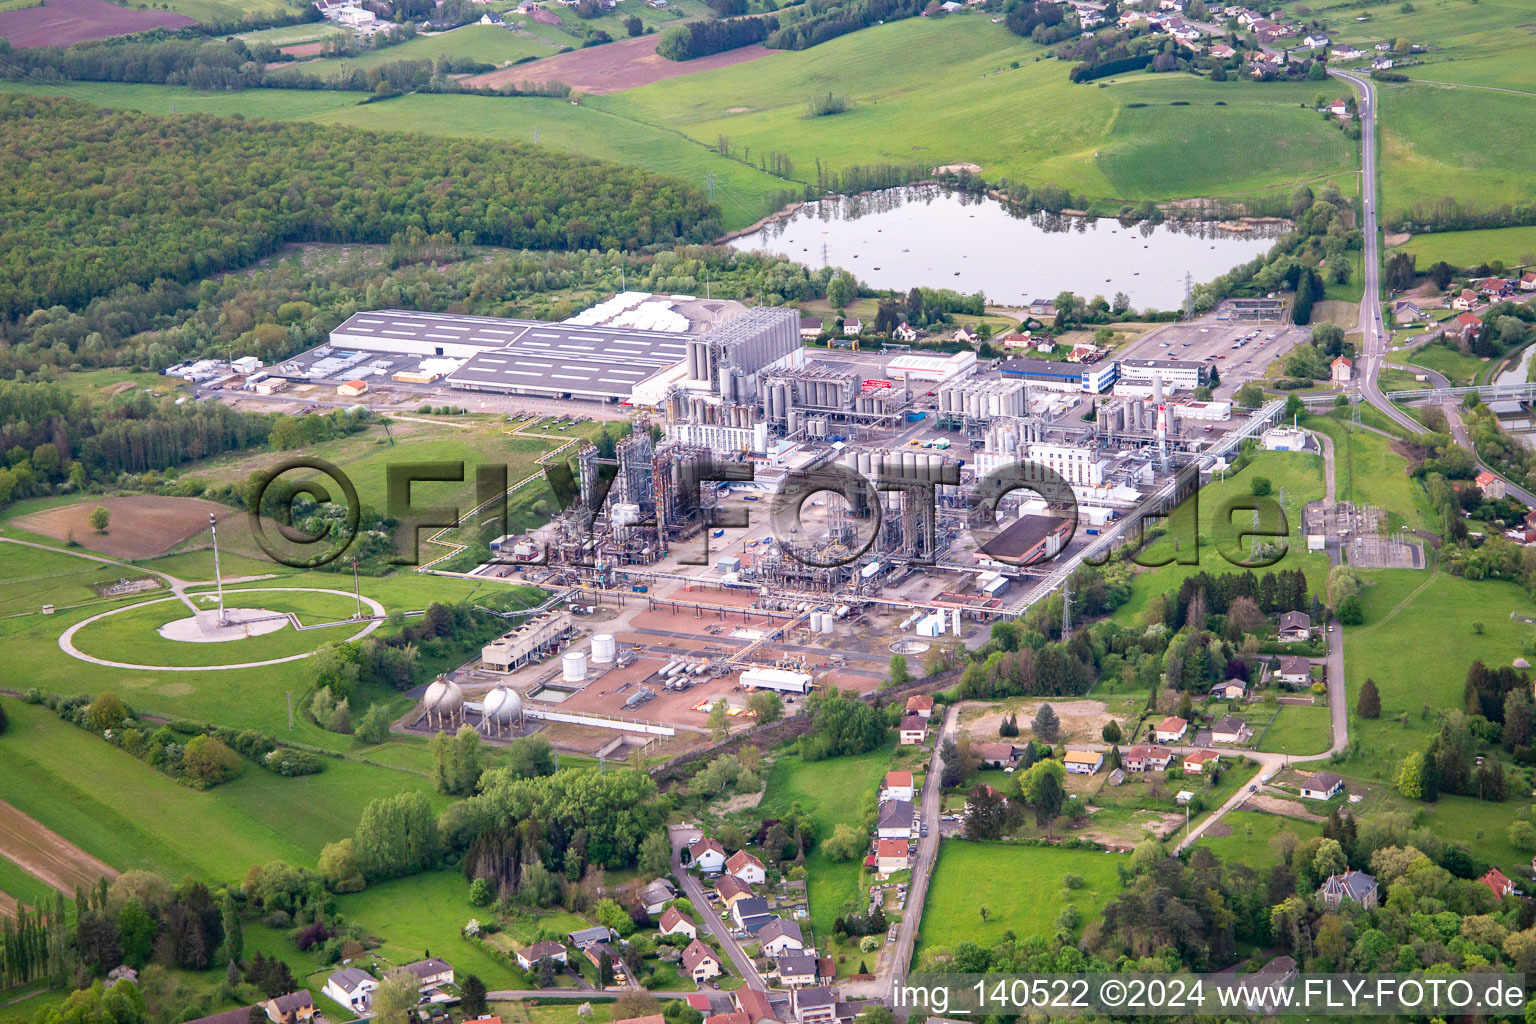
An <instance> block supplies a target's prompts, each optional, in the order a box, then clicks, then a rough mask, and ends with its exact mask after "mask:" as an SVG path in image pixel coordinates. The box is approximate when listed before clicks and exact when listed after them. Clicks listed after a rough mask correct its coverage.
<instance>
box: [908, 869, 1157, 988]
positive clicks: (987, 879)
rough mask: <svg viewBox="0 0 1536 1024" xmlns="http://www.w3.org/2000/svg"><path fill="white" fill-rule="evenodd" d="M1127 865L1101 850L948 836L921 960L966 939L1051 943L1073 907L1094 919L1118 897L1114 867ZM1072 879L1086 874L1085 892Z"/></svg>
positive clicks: (926, 912)
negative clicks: (1010, 936)
mask: <svg viewBox="0 0 1536 1024" xmlns="http://www.w3.org/2000/svg"><path fill="white" fill-rule="evenodd" d="M1125 860H1126V858H1125V856H1124V855H1123V854H1112V853H1101V852H1099V851H1096V850H1069V849H1063V848H1061V847H1054V846H1019V845H1016V844H1010V843H972V842H967V841H965V840H960V839H946V840H944V842H943V844H942V845H941V847H940V850H939V862H938V864H937V865H936V866H935V867H934V869H933V880H932V882H931V883H930V884H929V888H928V901H927V903H925V904H924V905H923V921H922V928H921V931H920V932H919V934H918V940H917V942H918V954H917V955H918V956H919V957H921V956H922V955H923V954H926V953H930V952H937V951H939V950H941V949H947V948H952V947H953V946H955V945H957V944H959V943H961V942H975V943H977V944H979V945H982V946H992V945H996V944H997V943H998V942H1000V941H1002V938H1003V933H1004V932H1009V931H1011V932H1013V933H1014V934H1015V935H1017V936H1018V937H1019V939H1021V940H1023V939H1028V938H1032V937H1037V936H1038V937H1041V938H1046V939H1049V938H1050V937H1051V936H1053V935H1055V934H1056V932H1057V930H1058V928H1057V925H1056V921H1057V918H1058V917H1059V916H1060V914H1061V911H1062V909H1063V908H1065V907H1066V906H1068V905H1071V906H1074V907H1076V908H1077V909H1078V911H1079V913H1080V914H1081V915H1082V918H1083V920H1084V921H1092V920H1093V919H1094V918H1095V917H1097V916H1098V915H1099V913H1100V912H1101V911H1102V910H1103V909H1104V904H1105V903H1107V902H1109V900H1111V899H1113V898H1114V897H1115V896H1116V895H1117V894H1118V893H1119V891H1120V879H1119V875H1118V873H1117V872H1116V870H1115V868H1116V866H1117V865H1119V864H1123V863H1125ZM1069 874H1072V875H1079V876H1081V877H1082V879H1083V881H1084V883H1085V884H1084V885H1083V887H1082V888H1080V889H1068V888H1067V887H1066V886H1065V885H1064V884H1063V881H1062V880H1063V879H1064V878H1065V877H1066V876H1067V875H1069ZM982 907H986V908H987V911H988V913H987V916H986V918H985V919H983V917H982V915H981V908H982ZM919 962H921V961H919Z"/></svg>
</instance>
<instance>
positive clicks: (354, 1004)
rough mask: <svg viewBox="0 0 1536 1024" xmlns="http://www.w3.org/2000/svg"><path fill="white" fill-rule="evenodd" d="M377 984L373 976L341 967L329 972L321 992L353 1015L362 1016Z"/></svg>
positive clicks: (351, 968) (358, 969)
mask: <svg viewBox="0 0 1536 1024" xmlns="http://www.w3.org/2000/svg"><path fill="white" fill-rule="evenodd" d="M378 988H379V983H378V980H377V979H375V978H374V976H373V975H371V974H369V973H368V972H367V971H364V970H361V969H360V968H357V967H342V968H340V969H338V970H334V971H332V972H331V975H330V977H328V978H326V979H325V988H324V989H322V990H321V991H322V992H323V993H324V994H325V995H326V997H327V998H329V999H331V1000H333V1001H334V1002H336V1003H339V1004H340V1005H342V1006H345V1007H346V1008H347V1009H349V1010H351V1011H352V1012H353V1013H356V1014H362V1013H363V1012H365V1011H366V1010H367V1009H368V1004H369V1002H371V1001H372V999H373V994H374V992H376V991H378Z"/></svg>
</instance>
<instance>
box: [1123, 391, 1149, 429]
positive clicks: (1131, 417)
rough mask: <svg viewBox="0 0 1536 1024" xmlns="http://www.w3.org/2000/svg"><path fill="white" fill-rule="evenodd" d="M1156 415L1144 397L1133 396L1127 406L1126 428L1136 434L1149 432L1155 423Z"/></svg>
mask: <svg viewBox="0 0 1536 1024" xmlns="http://www.w3.org/2000/svg"><path fill="white" fill-rule="evenodd" d="M1153 419H1154V415H1153V414H1152V413H1150V412H1149V411H1148V409H1147V402H1146V399H1144V398H1133V399H1131V400H1130V402H1129V403H1128V404H1127V406H1126V410H1125V429H1127V430H1129V431H1131V432H1132V433H1135V434H1149V433H1151V432H1152V428H1153V426H1154V425H1155V424H1154V423H1153Z"/></svg>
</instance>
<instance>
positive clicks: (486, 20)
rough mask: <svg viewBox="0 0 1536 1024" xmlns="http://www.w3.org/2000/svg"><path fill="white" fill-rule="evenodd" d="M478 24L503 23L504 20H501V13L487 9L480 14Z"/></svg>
mask: <svg viewBox="0 0 1536 1024" xmlns="http://www.w3.org/2000/svg"><path fill="white" fill-rule="evenodd" d="M480 24H482V25H505V24H506V22H505V21H503V20H502V18H501V15H499V14H497V13H496V12H495V11H488V12H487V13H485V14H482V15H480Z"/></svg>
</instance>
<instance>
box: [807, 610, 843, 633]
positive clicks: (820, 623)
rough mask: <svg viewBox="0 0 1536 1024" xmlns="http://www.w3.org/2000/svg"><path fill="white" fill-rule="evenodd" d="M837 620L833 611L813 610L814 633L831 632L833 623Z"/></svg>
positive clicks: (811, 623)
mask: <svg viewBox="0 0 1536 1024" xmlns="http://www.w3.org/2000/svg"><path fill="white" fill-rule="evenodd" d="M836 622H837V617H836V616H835V615H833V614H832V613H831V612H811V618H810V625H811V632H812V633H823V634H828V633H831V632H832V627H833V624H834V623H836Z"/></svg>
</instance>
